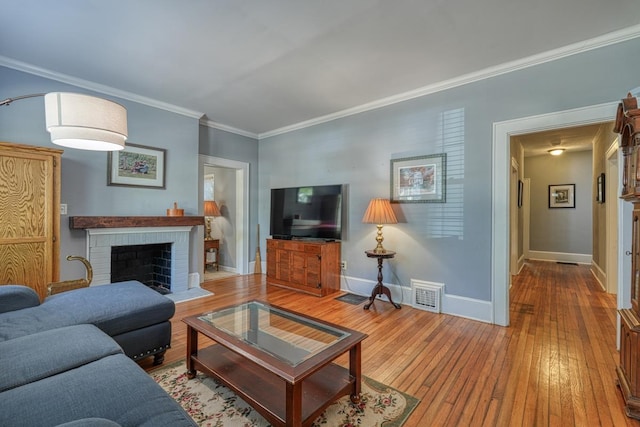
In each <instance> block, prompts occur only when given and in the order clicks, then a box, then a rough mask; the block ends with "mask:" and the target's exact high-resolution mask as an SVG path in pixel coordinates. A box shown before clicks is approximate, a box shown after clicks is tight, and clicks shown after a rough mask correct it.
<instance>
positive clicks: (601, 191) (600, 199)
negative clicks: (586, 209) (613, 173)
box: [596, 173, 604, 203]
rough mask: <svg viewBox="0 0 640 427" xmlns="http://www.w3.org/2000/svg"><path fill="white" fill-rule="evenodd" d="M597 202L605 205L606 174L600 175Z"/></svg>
mask: <svg viewBox="0 0 640 427" xmlns="http://www.w3.org/2000/svg"><path fill="white" fill-rule="evenodd" d="M597 192H598V193H597V195H596V201H597V202H598V203H604V173H601V174H600V175H598V188H597Z"/></svg>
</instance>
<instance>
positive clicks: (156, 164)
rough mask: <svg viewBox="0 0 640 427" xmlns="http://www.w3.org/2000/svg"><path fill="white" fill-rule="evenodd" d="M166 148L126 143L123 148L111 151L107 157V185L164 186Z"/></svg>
mask: <svg viewBox="0 0 640 427" xmlns="http://www.w3.org/2000/svg"><path fill="white" fill-rule="evenodd" d="M166 153H167V150H165V149H162V148H154V147H145V146H143V145H136V144H127V146H126V148H125V149H124V150H120V151H111V152H109V153H108V154H109V155H108V158H107V185H121V186H127V187H151V188H165V183H164V176H165V157H166Z"/></svg>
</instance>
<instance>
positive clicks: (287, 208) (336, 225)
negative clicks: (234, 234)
mask: <svg viewBox="0 0 640 427" xmlns="http://www.w3.org/2000/svg"><path fill="white" fill-rule="evenodd" d="M344 196H345V186H344V185H316V186H308V187H291V188H274V189H271V230H270V231H271V237H273V238H274V239H294V238H297V239H305V238H306V239H325V240H341V239H342V232H343V222H344V221H343V219H344V213H343V209H344Z"/></svg>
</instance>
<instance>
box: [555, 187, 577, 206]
mask: <svg viewBox="0 0 640 427" xmlns="http://www.w3.org/2000/svg"><path fill="white" fill-rule="evenodd" d="M575 207H576V185H575V184H560V185H550V186H549V208H575Z"/></svg>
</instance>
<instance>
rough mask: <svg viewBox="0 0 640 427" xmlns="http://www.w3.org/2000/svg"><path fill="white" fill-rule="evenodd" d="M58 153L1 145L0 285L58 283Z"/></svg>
mask: <svg viewBox="0 0 640 427" xmlns="http://www.w3.org/2000/svg"><path fill="white" fill-rule="evenodd" d="M60 153H61V151H60V150H49V149H44V148H40V147H29V146H21V145H16V144H5V143H0V284H23V285H27V286H29V287H31V288H33V289H34V290H35V291H36V292H37V293H38V294H39V295H40V297H41V298H44V296H45V294H46V286H47V285H48V284H49V283H50V282H54V281H58V280H59V271H58V265H59V241H58V236H59V230H60V214H59V206H60V196H59V194H60V186H59V185H60V184H59V182H60V167H59V166H60V160H59V159H60Z"/></svg>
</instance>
